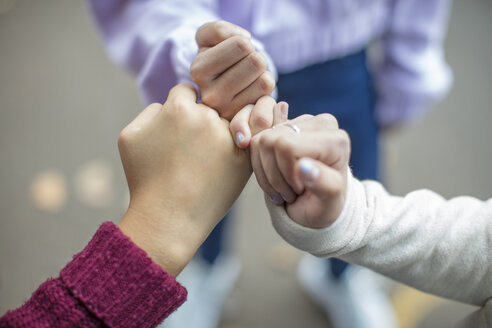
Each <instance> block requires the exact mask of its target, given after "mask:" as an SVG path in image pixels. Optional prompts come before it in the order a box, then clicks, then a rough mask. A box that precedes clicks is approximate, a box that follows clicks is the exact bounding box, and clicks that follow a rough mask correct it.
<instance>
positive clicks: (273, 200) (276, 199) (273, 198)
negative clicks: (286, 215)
mask: <svg viewBox="0 0 492 328" xmlns="http://www.w3.org/2000/svg"><path fill="white" fill-rule="evenodd" d="M270 200H271V201H272V203H274V204H276V205H278V204H279V201H278V198H277V196H270Z"/></svg>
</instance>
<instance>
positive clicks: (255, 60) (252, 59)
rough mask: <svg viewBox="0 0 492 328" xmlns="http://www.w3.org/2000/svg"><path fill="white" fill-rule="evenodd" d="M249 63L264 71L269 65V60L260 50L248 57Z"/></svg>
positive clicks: (254, 67) (256, 69) (257, 69)
mask: <svg viewBox="0 0 492 328" xmlns="http://www.w3.org/2000/svg"><path fill="white" fill-rule="evenodd" d="M248 60H249V64H250V65H251V67H252V68H253V70H255V71H264V70H266V67H267V62H266V59H265V57H263V55H262V54H260V53H259V52H258V51H255V52H253V53H252V54H250V55H249V57H248Z"/></svg>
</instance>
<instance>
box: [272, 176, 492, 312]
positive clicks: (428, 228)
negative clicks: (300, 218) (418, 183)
mask: <svg viewBox="0 0 492 328" xmlns="http://www.w3.org/2000/svg"><path fill="white" fill-rule="evenodd" d="M266 203H267V207H268V209H269V211H270V215H271V218H272V223H273V226H274V227H275V229H276V230H277V232H278V233H279V234H280V235H281V236H282V237H283V238H284V239H285V240H286V241H287V242H289V243H290V244H292V245H293V246H295V247H297V248H300V249H302V250H305V251H308V252H310V253H312V254H314V255H316V256H323V257H337V258H340V259H343V260H345V261H348V262H351V263H355V264H359V265H363V266H365V267H368V268H371V269H373V270H374V271H377V272H380V273H382V274H384V275H386V276H388V277H391V278H393V279H395V280H398V281H401V282H403V283H405V284H408V285H410V286H413V287H415V288H418V289H420V290H423V291H426V292H430V293H433V294H436V295H440V296H443V297H446V298H450V299H454V300H458V301H462V302H466V303H470V304H475V305H479V306H484V305H485V303H486V302H487V300H489V299H490V298H491V297H492V199H489V200H488V201H480V200H477V199H475V198H471V197H457V198H453V199H451V200H445V199H443V198H442V197H441V196H439V195H437V194H436V193H433V192H431V191H429V190H418V191H414V192H412V193H410V194H408V195H406V196H405V197H396V196H391V195H389V194H388V193H387V192H386V190H385V189H384V188H383V187H382V186H381V184H379V183H377V182H374V181H365V182H360V181H358V180H356V179H355V178H353V177H351V176H350V177H349V185H348V190H347V201H346V204H345V207H344V209H343V211H342V213H341V215H340V217H339V218H338V219H337V221H336V222H335V223H334V224H332V225H331V226H330V227H327V228H324V229H310V228H306V227H303V226H301V225H299V224H297V223H295V222H294V221H292V220H291V219H290V218H289V217H288V215H287V213H286V211H285V209H284V208H283V207H278V206H275V205H273V204H271V202H268V201H267V202H266ZM489 303H490V302H489Z"/></svg>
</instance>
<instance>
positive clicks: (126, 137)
mask: <svg viewBox="0 0 492 328" xmlns="http://www.w3.org/2000/svg"><path fill="white" fill-rule="evenodd" d="M130 143H131V136H130V133H128V130H127V128H124V129H123V130H122V131H121V132H120V134H119V135H118V149H119V150H120V151H123V150H125V149H127V148H128V147H129V145H130Z"/></svg>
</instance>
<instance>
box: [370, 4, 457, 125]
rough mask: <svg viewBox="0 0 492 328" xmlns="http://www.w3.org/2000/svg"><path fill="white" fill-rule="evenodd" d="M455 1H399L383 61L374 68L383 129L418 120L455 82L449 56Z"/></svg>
mask: <svg viewBox="0 0 492 328" xmlns="http://www.w3.org/2000/svg"><path fill="white" fill-rule="evenodd" d="M450 7H451V2H450V1H449V0H431V1H425V0H417V1H410V2H409V1H402V0H395V1H394V3H393V8H392V13H391V19H390V22H389V27H388V30H387V32H386V34H385V35H384V37H383V39H382V47H381V49H382V54H383V56H382V57H383V60H382V62H381V63H380V65H379V66H376V67H374V80H375V88H376V92H377V107H376V113H375V115H376V119H377V120H378V121H379V122H380V124H381V125H383V126H384V125H391V124H399V123H405V122H408V121H415V120H417V119H419V118H421V116H423V114H424V113H425V111H426V110H427V109H428V108H429V107H430V106H431V105H433V104H434V103H435V102H436V101H438V100H440V99H442V98H443V97H444V96H445V95H446V94H447V92H448V91H449V89H450V87H451V84H452V72H451V70H450V68H449V66H448V64H447V63H446V61H445V57H444V39H445V35H446V30H447V25H448V19H449V12H450Z"/></svg>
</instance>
